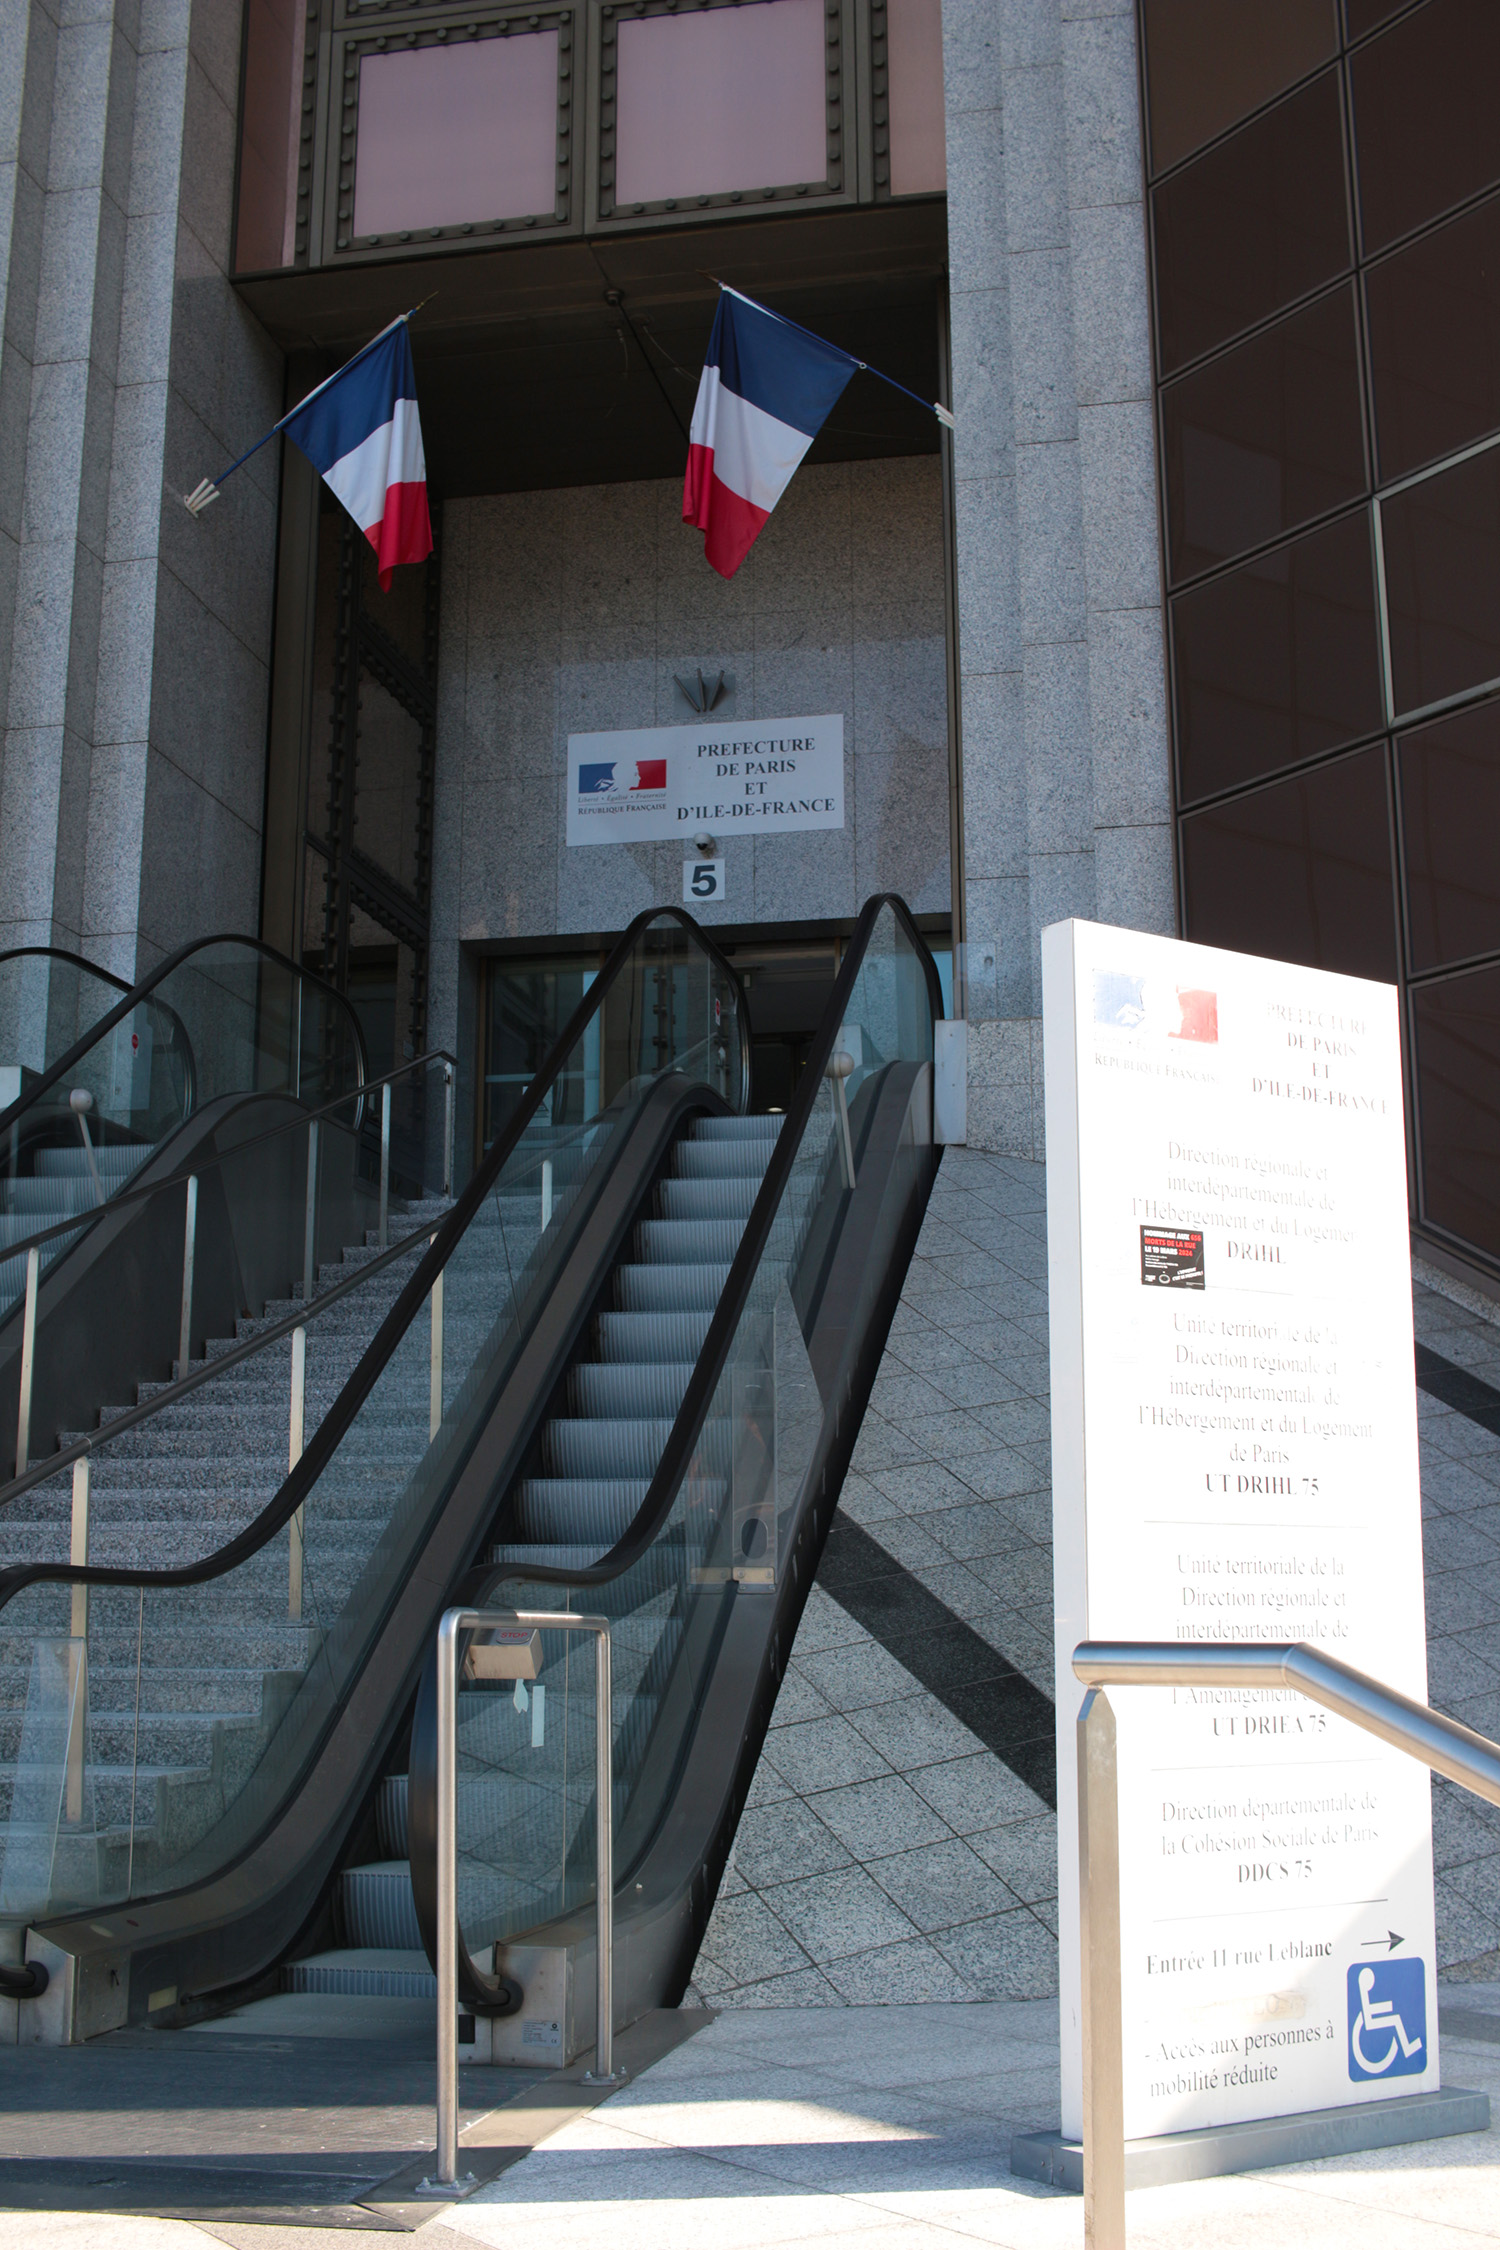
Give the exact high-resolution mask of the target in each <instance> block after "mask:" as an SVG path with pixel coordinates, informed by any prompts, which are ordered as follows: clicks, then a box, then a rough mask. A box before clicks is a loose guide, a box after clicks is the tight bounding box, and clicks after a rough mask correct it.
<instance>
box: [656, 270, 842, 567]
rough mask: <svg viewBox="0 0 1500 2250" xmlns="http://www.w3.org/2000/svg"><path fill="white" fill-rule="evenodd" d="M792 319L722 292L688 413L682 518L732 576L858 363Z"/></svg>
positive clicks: (711, 559) (715, 561)
mask: <svg viewBox="0 0 1500 2250" xmlns="http://www.w3.org/2000/svg"><path fill="white" fill-rule="evenodd" d="M859 364H860V363H859V361H858V360H857V359H853V358H851V356H850V354H849V353H848V352H842V351H840V350H839V349H838V348H837V346H836V345H834V344H825V343H824V342H823V340H822V338H821V337H819V336H813V335H810V334H809V333H808V331H807V330H806V329H805V328H799V327H798V326H797V324H796V322H795V321H791V320H783V319H782V318H781V316H780V315H779V314H778V313H773V312H768V311H767V310H766V308H765V306H764V305H758V304H756V303H755V301H754V299H753V298H751V297H742V296H741V295H740V294H739V292H738V290H735V289H725V288H722V287H721V289H720V292H719V307H718V311H717V312H716V313H715V314H714V325H713V333H712V335H711V336H710V337H709V339H708V357H707V359H706V360H705V362H704V367H703V374H702V377H701V379H700V381H699V384H698V398H697V402H696V404H695V405H694V407H693V426H692V430H691V432H690V433H689V439H688V465H687V476H686V479H685V480H684V483H683V488H682V520H683V522H684V523H690V524H695V525H696V526H697V528H698V530H700V531H701V532H703V533H704V535H705V536H704V541H703V552H704V556H705V558H706V559H707V561H708V562H710V563H711V564H712V565H713V567H714V569H715V570H716V571H717V572H718V573H719V576H720V577H721V578H732V577H733V576H734V574H735V572H736V571H737V570H738V569H739V567H740V564H741V563H742V562H743V561H744V559H745V557H746V555H748V554H749V552H750V549H751V547H752V546H753V545H754V543H755V541H756V539H757V538H758V536H759V534H760V532H761V530H762V528H763V527H764V525H765V523H766V521H767V519H768V517H769V516H770V513H771V510H772V509H773V508H774V507H775V505H776V503H777V501H778V500H779V499H780V498H781V495H782V494H783V492H785V490H786V488H787V486H788V485H789V484H790V483H791V481H792V477H793V475H794V473H795V471H796V470H797V468H798V467H799V466H800V464H801V461H802V458H803V456H804V454H805V453H806V452H807V449H808V447H809V446H810V445H811V444H812V441H813V439H814V438H815V437H816V436H817V434H818V432H819V430H821V429H822V427H823V424H824V423H825V422H826V421H827V419H828V416H829V414H830V413H831V412H832V410H833V407H834V406H835V404H836V403H837V401H838V399H839V396H840V394H841V393H842V391H843V389H844V386H845V384H846V383H847V382H848V380H849V378H850V376H851V375H852V374H853V373H854V371H855V369H856V368H857V367H858V366H859Z"/></svg>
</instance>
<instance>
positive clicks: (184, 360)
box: [0, 0, 281, 974]
mask: <svg viewBox="0 0 1500 2250" xmlns="http://www.w3.org/2000/svg"><path fill="white" fill-rule="evenodd" d="M239 37H240V9H239V5H238V0H68V4H67V5H66V6H59V5H56V4H55V0H0V298H3V323H0V337H3V341H0V722H3V723H0V737H3V767H0V942H3V943H5V944H25V943H56V944H62V945H69V946H73V947H76V948H79V949H81V950H83V951H85V952H87V953H88V954H89V955H90V956H91V957H93V958H95V959H97V960H100V961H103V962H105V963H107V964H108V965H109V966H111V967H113V968H115V969H116V970H117V971H119V972H121V973H123V974H129V973H131V972H133V971H136V970H137V969H144V968H146V967H147V966H149V964H150V962H151V961H152V960H153V959H155V958H157V957H159V956H160V954H161V953H162V952H163V951H165V950H167V949H168V948H169V947H171V946H174V945H176V944H178V943H179V942H180V941H181V940H182V939H183V938H184V937H187V936H190V935H196V934H197V933H199V932H200V931H202V930H204V929H209V928H224V927H235V928H241V929H254V928H255V927H256V923H257V918H258V912H259V899H258V892H259V874H260V826H261V806H262V799H263V794H264V769H265V707H266V687H267V677H268V664H269V642H270V602H271V587H272V573H273V566H274V536H275V487H274V481H273V471H274V465H275V464H274V454H273V453H268V456H267V458H266V459H265V460H264V461H262V462H260V463H258V464H252V466H251V467H250V468H249V469H247V470H246V471H244V472H242V474H241V476H240V477H239V478H238V479H237V480H236V482H235V484H234V485H232V486H231V487H230V488H229V490H228V492H227V493H226V495H225V497H224V499H223V500H221V501H220V502H219V503H218V505H217V507H216V508H215V509H214V510H212V511H211V512H210V514H209V515H208V516H206V517H205V518H204V519H203V520H202V522H201V523H200V524H195V523H194V522H193V519H192V518H191V517H190V516H188V515H187V513H186V511H185V510H184V509H183V507H182V504H181V499H180V495H181V494H182V493H183V492H185V491H187V490H188V489H189V488H190V487H191V486H192V485H193V484H195V483H196V482H197V480H198V478H199V477H200V476H201V475H203V474H204V473H205V472H207V471H212V470H213V469H214V468H216V467H218V466H221V465H222V463H223V462H224V461H225V459H226V458H229V457H231V456H232V455H233V454H235V453H237V452H239V451H240V450H241V449H242V447H243V445H244V444H245V442H246V441H247V439H249V438H251V437H254V436H256V435H258V434H259V432H260V431H261V430H263V429H264V428H265V427H266V425H267V423H268V422H270V421H271V420H273V419H274V418H275V415H276V414H277V412H278V411H279V409H280V402H281V363H280V359H279V356H278V355H277V354H276V353H275V352H273V351H272V350H271V349H270V347H269V345H268V344H267V342H266V339H265V337H264V335H263V333H262V332H261V331H260V329H259V328H258V326H257V325H256V323H254V322H253V321H252V320H251V319H250V318H249V317H248V316H247V315H246V314H245V313H244V312H243V311H242V310H241V309H240V308H239V307H238V305H237V303H236V301H235V299H234V297H233V294H232V292H231V291H230V289H229V287H228V284H227V281H226V279H225V274H226V269H227V265H228V251H229V224H230V212H231V203H232V197H233V185H234V118H235V111H236V106H237V100H238V78H239Z"/></svg>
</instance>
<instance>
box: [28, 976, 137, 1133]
mask: <svg viewBox="0 0 1500 2250" xmlns="http://www.w3.org/2000/svg"><path fill="white" fill-rule="evenodd" d="M127 989H128V988H127V987H126V986H125V985H123V984H120V983H118V982H117V981H116V980H115V979H114V978H113V977H108V976H104V975H102V974H100V973H98V972H96V971H95V970H93V969H90V968H89V967H88V966H87V965H86V964H85V963H84V962H81V961H69V960H65V959H63V958H62V957H61V956H60V955H58V954H56V953H53V952H51V951H49V950H48V949H47V948H46V947H43V946H26V947H23V948H22V949H21V950H19V951H17V952H15V953H7V954H3V955H0V1109H6V1108H8V1107H9V1106H10V1104H11V1103H12V1102H13V1101H15V1100H16V1098H17V1097H18V1095H20V1094H21V1093H22V1092H23V1091H24V1090H25V1088H26V1086H27V1084H28V1082H29V1081H31V1080H33V1079H35V1078H36V1077H37V1076H38V1074H39V1073H40V1072H42V1071H44V1070H48V1069H50V1067H51V1066H52V1064H53V1063H55V1062H57V1061H59V1060H60V1058H61V1057H62V1056H63V1055H65V1054H66V1053H67V1051H68V1049H69V1048H70V1047H73V1046H76V1045H77V1043H78V1041H79V1040H80V1039H82V1038H84V1037H85V1035H86V1034H87V1033H88V1031H89V1029H90V1028H91V1026H92V1025H94V1024H96V1023H98V1022H99V1020H100V1019H101V1017H103V1016H106V1015H108V1013H109V1011H110V1009H111V1008H117V1007H118V1006H119V1004H120V1002H121V1001H122V1000H123V999H124V997H125V994H126V991H127ZM7 1074H12V1075H7Z"/></svg>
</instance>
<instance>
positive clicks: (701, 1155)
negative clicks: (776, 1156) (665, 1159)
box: [672, 1141, 775, 1181]
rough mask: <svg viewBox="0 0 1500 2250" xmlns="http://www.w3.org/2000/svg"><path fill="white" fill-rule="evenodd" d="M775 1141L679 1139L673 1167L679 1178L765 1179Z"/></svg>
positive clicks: (673, 1155) (673, 1154)
mask: <svg viewBox="0 0 1500 2250" xmlns="http://www.w3.org/2000/svg"><path fill="white" fill-rule="evenodd" d="M774 1146H775V1143H774V1141H679V1142H678V1143H677V1146H676V1148H675V1149H674V1150H673V1152H672V1169H673V1172H674V1174H675V1176H676V1177H677V1178H678V1179H679V1180H756V1181H759V1180H763V1179H764V1178H765V1176H766V1166H767V1165H768V1164H769V1162H770V1161H771V1150H772V1149H773V1148H774Z"/></svg>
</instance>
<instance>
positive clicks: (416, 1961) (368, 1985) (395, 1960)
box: [281, 1941, 437, 2000]
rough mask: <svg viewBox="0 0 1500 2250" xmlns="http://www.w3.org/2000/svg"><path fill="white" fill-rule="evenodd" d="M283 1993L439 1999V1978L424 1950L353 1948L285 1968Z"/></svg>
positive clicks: (368, 1997)
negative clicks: (435, 1974)
mask: <svg viewBox="0 0 1500 2250" xmlns="http://www.w3.org/2000/svg"><path fill="white" fill-rule="evenodd" d="M281 1989H282V1991H283V1992H342V1993H350V1994H354V1995H357V1996H358V1997H360V1998H363V1999H378V2000H436V1998H437V1978H436V1977H435V1976H434V1975H433V1972H432V1969H431V1967H430V1966H429V1964H428V1960H427V1956H426V1954H425V1953H424V1952H423V1951H422V1947H421V1943H420V1941H419V1942H418V1943H417V1944H416V1945H414V1946H404V1945H403V1946H394V1945H393V1946H380V1947H378V1948H373V1947H372V1948H369V1949H367V1950H365V1951H356V1950H355V1949H354V1948H353V1947H349V1948H347V1949H340V1950H339V1951H338V1952H335V1953H315V1954H314V1955H313V1957H312V1959H311V1960H309V1961H287V1962H284V1963H283V1965H282V1970H281Z"/></svg>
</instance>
